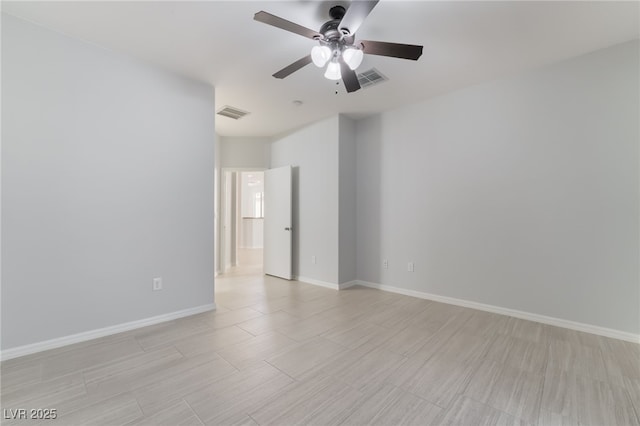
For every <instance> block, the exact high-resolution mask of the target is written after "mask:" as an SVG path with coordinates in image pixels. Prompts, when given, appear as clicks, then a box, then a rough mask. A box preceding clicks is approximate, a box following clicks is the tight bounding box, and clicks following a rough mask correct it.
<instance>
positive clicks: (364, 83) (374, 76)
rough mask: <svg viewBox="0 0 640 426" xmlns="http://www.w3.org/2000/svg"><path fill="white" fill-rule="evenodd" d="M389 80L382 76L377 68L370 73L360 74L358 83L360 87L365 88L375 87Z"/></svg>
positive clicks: (369, 71)
mask: <svg viewBox="0 0 640 426" xmlns="http://www.w3.org/2000/svg"><path fill="white" fill-rule="evenodd" d="M387 80H388V78H387V77H385V76H384V75H382V74H380V71H378V70H377V69H375V68H371V69H370V70H368V71H364V72H362V73H360V74H358V83H360V86H361V87H363V88H365V87H369V86H373V85H374V84H378V83H382V82H383V81H387Z"/></svg>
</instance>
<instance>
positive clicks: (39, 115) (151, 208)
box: [2, 15, 215, 349]
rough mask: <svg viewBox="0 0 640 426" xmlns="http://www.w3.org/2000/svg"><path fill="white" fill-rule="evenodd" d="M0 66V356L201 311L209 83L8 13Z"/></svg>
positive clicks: (208, 259) (208, 278) (207, 256)
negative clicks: (157, 285) (156, 280)
mask: <svg viewBox="0 0 640 426" xmlns="http://www.w3.org/2000/svg"><path fill="white" fill-rule="evenodd" d="M2 62H3V63H2V124H3V126H2V207H3V209H2V230H3V233H2V266H3V269H2V348H3V349H7V348H12V347H16V346H20V345H25V344H29V343H34V342H39V341H43V340H47V339H52V338H57V337H61V336H66V335H70V334H74V333H79V332H83V331H88V330H93V329H97V328H102V327H107V326H112V325H116V324H120V323H124V322H128V321H133V320H139V319H143V318H148V317H152V316H155V315H160V314H165V313H170V312H174V311H178V310H182V309H186V308H192V307H197V306H202V305H207V304H210V303H212V302H213V273H214V271H213V257H214V249H213V245H214V243H213V241H214V239H213V226H214V214H213V212H214V200H213V188H214V182H213V177H214V144H213V142H214V116H215V108H214V91H213V88H212V87H210V86H206V85H202V84H199V83H195V82H192V81H189V80H186V79H183V78H179V77H177V76H174V75H172V74H169V73H166V72H163V71H159V70H157V69H155V68H153V67H149V66H146V65H144V64H141V63H138V62H135V61H132V60H130V59H127V58H125V57H122V56H120V55H117V54H115V53H112V52H110V51H106V50H103V49H100V48H97V47H96V46H94V45H90V44H86V43H83V42H80V41H77V40H74V39H70V38H67V37H65V36H62V35H60V34H59V33H55V32H52V31H49V30H46V29H43V28H41V27H37V26H34V25H32V24H29V23H26V22H24V21H21V20H18V19H16V18H13V17H9V16H6V15H2ZM155 276H162V277H163V279H164V290H163V291H160V292H152V291H151V284H152V278H153V277H155Z"/></svg>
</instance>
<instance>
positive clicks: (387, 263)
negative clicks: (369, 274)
mask: <svg viewBox="0 0 640 426" xmlns="http://www.w3.org/2000/svg"><path fill="white" fill-rule="evenodd" d="M382 267H383V268H384V269H389V261H388V260H387V259H385V260H383V261H382Z"/></svg>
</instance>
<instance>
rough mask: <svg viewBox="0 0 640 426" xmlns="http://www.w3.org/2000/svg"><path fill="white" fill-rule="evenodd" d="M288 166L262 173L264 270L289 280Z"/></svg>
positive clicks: (266, 272) (290, 233)
mask: <svg viewBox="0 0 640 426" xmlns="http://www.w3.org/2000/svg"><path fill="white" fill-rule="evenodd" d="M291 196H292V191H291V166H285V167H279V168H277V169H271V170H267V171H265V172H264V273H265V274H268V275H274V276H276V277H280V278H284V279H287V280H290V279H291V240H292V232H293V230H292V227H291V225H292V221H291V205H292V202H291Z"/></svg>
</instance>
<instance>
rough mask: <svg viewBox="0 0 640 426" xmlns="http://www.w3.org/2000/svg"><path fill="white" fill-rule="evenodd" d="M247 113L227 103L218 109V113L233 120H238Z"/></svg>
mask: <svg viewBox="0 0 640 426" xmlns="http://www.w3.org/2000/svg"><path fill="white" fill-rule="evenodd" d="M247 114H249V113H248V112H247V111H243V110H241V109H238V108H235V107H230V106H229V105H225V106H224V107H222V109H221V110H220V111H218V115H224V116H225V117H229V118H233V119H234V120H239V119H241V118H242V117H244V116H245V115H247Z"/></svg>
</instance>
